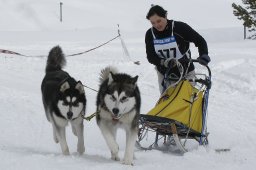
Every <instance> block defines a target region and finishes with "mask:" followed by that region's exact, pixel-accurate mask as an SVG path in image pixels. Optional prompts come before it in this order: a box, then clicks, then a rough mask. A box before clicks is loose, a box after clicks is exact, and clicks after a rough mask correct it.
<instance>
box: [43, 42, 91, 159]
mask: <svg viewBox="0 0 256 170" xmlns="http://www.w3.org/2000/svg"><path fill="white" fill-rule="evenodd" d="M65 64H66V60H65V57H64V54H63V52H62V50H61V48H60V47H59V46H56V47H54V48H52V49H51V51H50V52H49V55H48V60H47V64H46V70H45V72H46V74H45V76H44V79H43V81H42V84H41V92H42V100H43V105H44V109H45V113H46V117H47V120H48V121H49V122H50V123H51V124H52V128H53V139H54V141H55V142H56V143H60V146H61V150H62V153H63V154H64V155H69V148H68V145H67V141H66V126H67V125H68V123H69V122H70V123H71V127H72V132H73V133H74V135H76V136H77V138H78V143H77V152H78V153H79V154H83V153H84V151H85V148H84V135H83V131H84V125H83V118H82V117H81V114H85V107H86V98H85V92H84V87H83V85H82V83H81V82H80V81H76V80H75V79H74V78H72V77H71V76H70V75H69V74H68V73H67V72H65V71H63V70H62V68H63V66H64V65H65Z"/></svg>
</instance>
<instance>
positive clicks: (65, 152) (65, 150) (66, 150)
mask: <svg viewBox="0 0 256 170" xmlns="http://www.w3.org/2000/svg"><path fill="white" fill-rule="evenodd" d="M62 153H63V155H70V153H69V149H68V148H65V149H63V150H62Z"/></svg>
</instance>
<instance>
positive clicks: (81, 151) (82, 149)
mask: <svg viewBox="0 0 256 170" xmlns="http://www.w3.org/2000/svg"><path fill="white" fill-rule="evenodd" d="M77 152H78V153H79V154H80V155H82V154H83V153H84V152H85V148H84V146H82V147H77Z"/></svg>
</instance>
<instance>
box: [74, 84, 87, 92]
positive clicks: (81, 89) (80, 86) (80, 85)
mask: <svg viewBox="0 0 256 170" xmlns="http://www.w3.org/2000/svg"><path fill="white" fill-rule="evenodd" d="M75 89H77V90H78V91H79V93H80V94H84V93H85V92H84V86H83V84H82V82H81V81H78V82H77V84H76V87H75Z"/></svg>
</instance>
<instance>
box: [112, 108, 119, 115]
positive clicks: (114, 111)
mask: <svg viewBox="0 0 256 170" xmlns="http://www.w3.org/2000/svg"><path fill="white" fill-rule="evenodd" d="M112 112H113V113H114V115H115V116H117V115H118V113H119V109H118V108H114V109H112Z"/></svg>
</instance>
